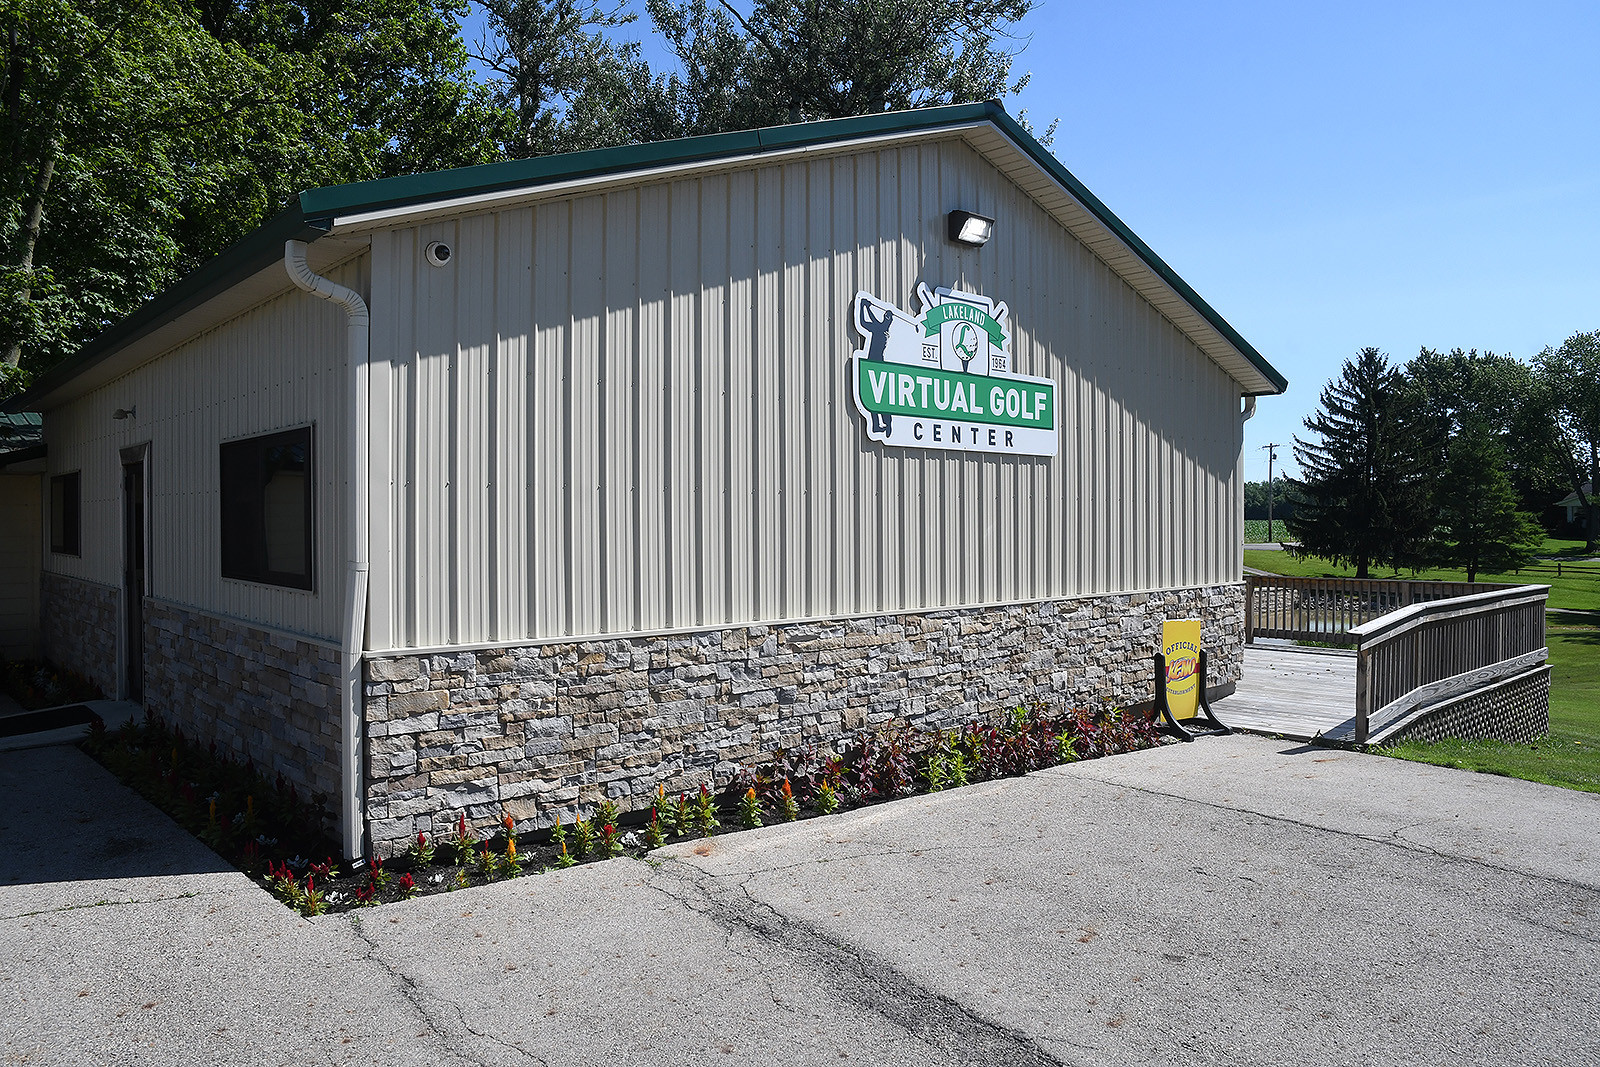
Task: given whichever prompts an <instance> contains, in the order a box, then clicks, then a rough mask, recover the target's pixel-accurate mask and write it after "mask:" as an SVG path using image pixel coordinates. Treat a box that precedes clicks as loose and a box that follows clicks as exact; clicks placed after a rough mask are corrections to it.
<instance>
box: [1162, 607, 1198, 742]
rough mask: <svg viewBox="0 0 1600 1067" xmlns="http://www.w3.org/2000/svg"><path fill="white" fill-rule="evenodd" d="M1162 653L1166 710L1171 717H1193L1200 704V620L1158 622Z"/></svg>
mask: <svg viewBox="0 0 1600 1067" xmlns="http://www.w3.org/2000/svg"><path fill="white" fill-rule="evenodd" d="M1161 655H1162V656H1163V658H1164V659H1165V660H1166V668H1167V671H1166V674H1167V676H1166V678H1165V679H1162V684H1163V685H1165V686H1166V691H1167V701H1166V704H1167V710H1168V711H1169V712H1170V713H1171V714H1172V717H1173V718H1174V719H1192V718H1194V716H1195V712H1196V711H1198V710H1199V707H1200V685H1201V675H1200V620H1199V619H1168V620H1167V621H1165V622H1163V623H1162V624H1161Z"/></svg>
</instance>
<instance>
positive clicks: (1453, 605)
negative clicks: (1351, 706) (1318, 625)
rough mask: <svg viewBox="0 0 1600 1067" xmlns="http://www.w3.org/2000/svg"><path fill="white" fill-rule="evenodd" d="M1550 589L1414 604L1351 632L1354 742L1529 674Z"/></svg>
mask: <svg viewBox="0 0 1600 1067" xmlns="http://www.w3.org/2000/svg"><path fill="white" fill-rule="evenodd" d="M1549 593H1550V587H1549V586H1547V585H1521V586H1507V587H1501V588H1499V589H1496V590H1494V591H1491V592H1482V593H1474V594H1470V595H1467V596H1456V597H1451V598H1449V599H1445V600H1432V601H1428V602H1425V603H1417V604H1413V605H1411V606H1410V607H1406V608H1401V609H1400V610H1398V611H1393V612H1390V613H1389V614H1387V615H1385V616H1384V617H1382V618H1380V619H1375V620H1373V621H1371V622H1368V623H1364V624H1362V625H1360V626H1356V627H1354V628H1352V629H1351V630H1350V633H1349V636H1350V637H1351V638H1353V639H1354V640H1355V644H1356V723H1355V727H1356V729H1355V734H1356V736H1355V741H1356V743H1357V744H1365V743H1366V742H1367V737H1368V734H1369V727H1370V726H1371V724H1372V723H1374V722H1377V723H1385V722H1388V721H1390V720H1393V719H1394V718H1396V717H1397V716H1400V715H1404V714H1406V713H1407V712H1408V711H1410V710H1412V709H1415V708H1420V707H1422V706H1424V705H1431V704H1437V703H1440V702H1442V701H1444V700H1448V699H1450V698H1452V697H1455V696H1458V695H1460V694H1464V693H1468V692H1471V691H1472V690H1475V689H1481V688H1483V687H1485V686H1489V685H1492V684H1494V683H1496V682H1499V681H1502V680H1504V679H1506V678H1510V677H1512V676H1513V675H1516V674H1520V673H1522V672H1523V671H1526V670H1530V669H1532V668H1533V667H1536V666H1538V665H1539V664H1541V663H1543V662H1544V660H1545V659H1546V657H1547V656H1548V655H1549V651H1548V650H1547V649H1546V648H1545V632H1544V625H1545V614H1544V613H1545V599H1546V598H1547V597H1548V595H1549Z"/></svg>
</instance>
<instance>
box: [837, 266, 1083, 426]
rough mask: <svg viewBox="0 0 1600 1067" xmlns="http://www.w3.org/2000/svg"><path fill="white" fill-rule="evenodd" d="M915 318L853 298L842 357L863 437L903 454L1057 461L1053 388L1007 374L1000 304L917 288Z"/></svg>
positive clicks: (1007, 339)
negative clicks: (851, 334) (852, 335)
mask: <svg viewBox="0 0 1600 1067" xmlns="http://www.w3.org/2000/svg"><path fill="white" fill-rule="evenodd" d="M917 298H918V299H919V300H920V301H921V303H922V312H921V314H919V315H915V316H913V315H908V314H907V313H906V312H904V311H901V310H900V309H899V308H897V307H895V306H894V305H893V304H888V303H885V302H884V301H882V300H879V299H878V298H877V297H874V296H872V295H871V294H869V293H865V292H861V293H857V294H856V299H855V308H854V310H855V315H854V319H855V326H856V329H857V330H858V331H860V333H861V336H862V337H863V338H865V339H866V344H865V346H864V347H862V348H860V349H858V350H857V351H856V352H855V353H854V354H853V355H852V356H851V357H850V365H851V369H852V372H853V376H854V390H853V391H854V394H855V401H856V409H857V410H858V411H860V412H861V418H862V419H863V420H864V422H865V423H866V429H867V436H868V437H869V438H871V439H872V440H874V441H880V442H882V443H883V444H886V445H900V446H902V447H905V448H953V449H958V450H961V451H966V452H1002V453H1007V452H1008V453H1013V454H1020V455H1029V456H1053V455H1055V454H1056V383H1055V381H1054V380H1053V379H1050V378H1035V377H1032V376H1030V375H1026V374H1014V373H1012V370H1011V327H1010V325H1009V324H1008V323H1007V322H1006V306H1005V304H1003V303H1001V304H996V303H994V302H993V301H991V300H989V299H988V298H987V297H982V296H978V295H977V294H975V293H963V292H961V291H960V290H957V289H943V288H941V289H936V290H932V291H930V290H929V289H928V287H927V285H918V286H917Z"/></svg>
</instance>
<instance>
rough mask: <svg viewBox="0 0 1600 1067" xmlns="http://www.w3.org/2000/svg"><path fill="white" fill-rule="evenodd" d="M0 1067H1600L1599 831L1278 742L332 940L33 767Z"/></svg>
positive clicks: (681, 847)
mask: <svg viewBox="0 0 1600 1067" xmlns="http://www.w3.org/2000/svg"><path fill="white" fill-rule="evenodd" d="M0 789H3V790H4V794H5V796H6V797H7V798H8V805H7V807H8V810H9V813H10V819H9V825H10V828H11V832H12V837H11V841H10V842H9V845H10V847H9V848H8V850H6V852H5V853H4V855H3V857H0V924H3V926H0V930H3V944H4V952H3V955H0V1004H4V1005H5V1011H4V1012H3V1013H0V1063H8V1064H9V1063H48V1064H100V1063H106V1064H161V1065H170V1064H197V1065H198V1064H207V1065H209V1064H251V1065H261V1064H312V1063H315V1064H321V1063H329V1064H335V1063H337V1064H343V1063H361V1064H406V1065H408V1067H415V1065H418V1064H525V1063H539V1064H551V1065H555V1064H632V1063H637V1064H649V1065H658V1064H659V1065H670V1064H705V1063H732V1062H783V1063H785V1064H797V1063H819V1064H820V1063H828V1064H838V1063H846V1062H864V1063H872V1064H1056V1063H1060V1064H1108V1063H1133V1062H1147V1061H1148V1062H1160V1063H1172V1064H1267V1063H1273V1064H1276V1063H1285V1062H1293V1063H1296V1064H1329V1065H1334V1064H1340V1065H1342V1064H1366V1063H1373V1064H1413V1063H1414V1064H1441V1063H1451V1064H1453V1065H1454V1064H1485V1065H1488V1064H1493V1065H1500V1064H1534V1063H1540V1064H1575V1065H1576V1064H1582V1065H1584V1067H1591V1065H1593V1064H1594V1063H1596V1062H1600V1028H1597V1026H1596V1024H1595V1022H1594V1011H1595V1007H1594V1006H1595V1004H1596V1002H1597V1001H1600V818H1597V817H1600V796H1596V795H1592V794H1585V793H1576V792H1570V791H1566V790H1561V789H1556V788H1553V787H1546V786H1540V785H1535V784H1532V783H1528V782H1520V781H1514V780H1510V779H1503V778H1495V777H1491V776H1485V775H1473V774H1469V773H1466V772H1459V771H1451V770H1445V769H1440V768H1434V767H1425V766H1421V765H1417V764H1407V763H1401V762H1398V761H1393V760H1387V759H1383V758H1381V757H1376V756H1366V755H1359V754H1355V753H1349V752H1343V751H1335V750H1327V749H1313V748H1306V747H1300V746H1291V745H1289V744H1287V743H1285V742H1281V741H1270V740H1265V739H1261V738H1249V737H1232V738H1208V739H1203V740H1201V741H1199V742H1197V743H1195V744H1193V745H1183V746H1171V747H1168V748H1164V749H1160V750H1156V751H1152V752H1145V753H1137V754H1134V755H1130V756H1120V757H1115V758H1113V759H1107V760H1097V761H1093V762H1089V763H1083V764H1078V765H1073V766H1069V767H1061V768H1056V769H1054V770H1050V771H1045V772H1041V773H1039V774H1035V775H1032V776H1030V777H1028V778H1024V779H1013V780H1009V781H1005V782H995V783H987V784H983V785H978V786H972V787H968V788H965V789H961V790H953V791H949V792H945V793H940V794H936V795H933V796H926V797H918V798H912V799H907V800H902V801H899V802H896V803H893V804H886V805H879V806H877V807H873V808H868V809H865V810H862V811H856V812H851V813H848V814H845V815H842V816H836V817H833V818H829V819H819V820H813V821H810V822H805V823H799V824H795V825H785V826H771V827H767V828H764V829H761V830H756V831H751V832H746V833H731V834H725V835H723V836H720V837H717V838H714V839H711V840H708V841H700V842H686V843H682V844H678V845H674V846H669V847H668V848H666V849H662V850H660V851H658V852H656V853H655V854H653V855H652V856H651V857H650V858H649V859H648V860H647V861H644V862H639V861H633V860H616V861H612V862H610V863H604V864H592V865H588V866H584V867H578V868H573V869H571V870H568V871H563V872H553V873H547V874H544V875H540V876H535V877H529V878H523V879H518V880H515V881H511V882H503V883H500V884H498V885H494V886H489V887H485V888H482V889H472V890H464V891H461V892H457V893H449V894H442V895H438V896H433V897H427V898H423V899H419V900H415V901H410V902H407V903H404V904H398V905H390V906H386V907H383V908H377V909H368V910H366V911H362V912H357V913H352V914H347V915H340V916H325V917H322V918H319V919H315V920H309V921H308V920H303V919H300V918H298V917H297V916H295V915H293V914H291V913H290V912H289V911H288V910H287V909H285V908H283V907H282V906H281V905H279V904H278V903H277V902H275V901H274V900H272V899H271V898H270V897H269V896H267V894H266V893H265V892H263V891H262V890H260V889H259V888H257V887H256V886H255V885H254V884H253V883H251V882H250V881H249V880H248V879H246V878H244V877H243V876H242V875H240V874H239V873H238V872H236V871H234V870H232V869H231V868H229V867H228V866H227V865H225V864H223V863H221V862H220V861H219V860H218V859H217V857H216V856H214V855H213V854H212V853H211V852H210V851H209V850H207V849H206V848H204V847H203V846H202V845H200V844H199V843H198V842H196V841H194V840H193V839H192V838H190V837H188V836H187V835H186V834H184V833H183V832H182V831H181V830H179V829H178V828H177V827H176V826H174V825H173V824H172V823H170V822H169V821H168V820H166V819H165V818H164V817H163V816H161V815H160V814H158V813H156V812H155V811H154V810H152V809H151V808H150V807H149V806H148V805H146V804H145V803H144V802H143V801H141V800H139V799H138V798H137V797H135V796H133V795H132V794H131V793H129V792H128V791H127V790H125V789H123V788H122V787H121V786H120V785H118V784H117V783H116V782H115V781H114V780H113V779H111V778H110V777H109V776H108V775H107V774H105V773H104V772H103V771H102V770H100V768H99V767H97V766H96V765H94V764H93V763H92V762H90V761H89V760H88V759H86V758H85V757H83V756H82V755H81V754H79V753H78V752H76V751H75V750H73V749H69V748H47V749H34V750H29V751H23V752H14V753H0Z"/></svg>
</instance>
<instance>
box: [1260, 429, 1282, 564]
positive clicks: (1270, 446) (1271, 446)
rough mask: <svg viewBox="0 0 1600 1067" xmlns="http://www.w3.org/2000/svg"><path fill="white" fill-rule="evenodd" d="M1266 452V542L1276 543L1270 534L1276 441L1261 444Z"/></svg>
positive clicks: (1275, 539) (1276, 452)
mask: <svg viewBox="0 0 1600 1067" xmlns="http://www.w3.org/2000/svg"><path fill="white" fill-rule="evenodd" d="M1261 449H1262V451H1264V452H1265V453H1266V454H1267V542H1268V543H1269V544H1275V543H1277V540H1278V539H1277V538H1276V537H1274V536H1272V461H1273V460H1275V459H1277V458H1278V442H1277V441H1269V442H1268V443H1266V444H1264V445H1262V446H1261Z"/></svg>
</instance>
